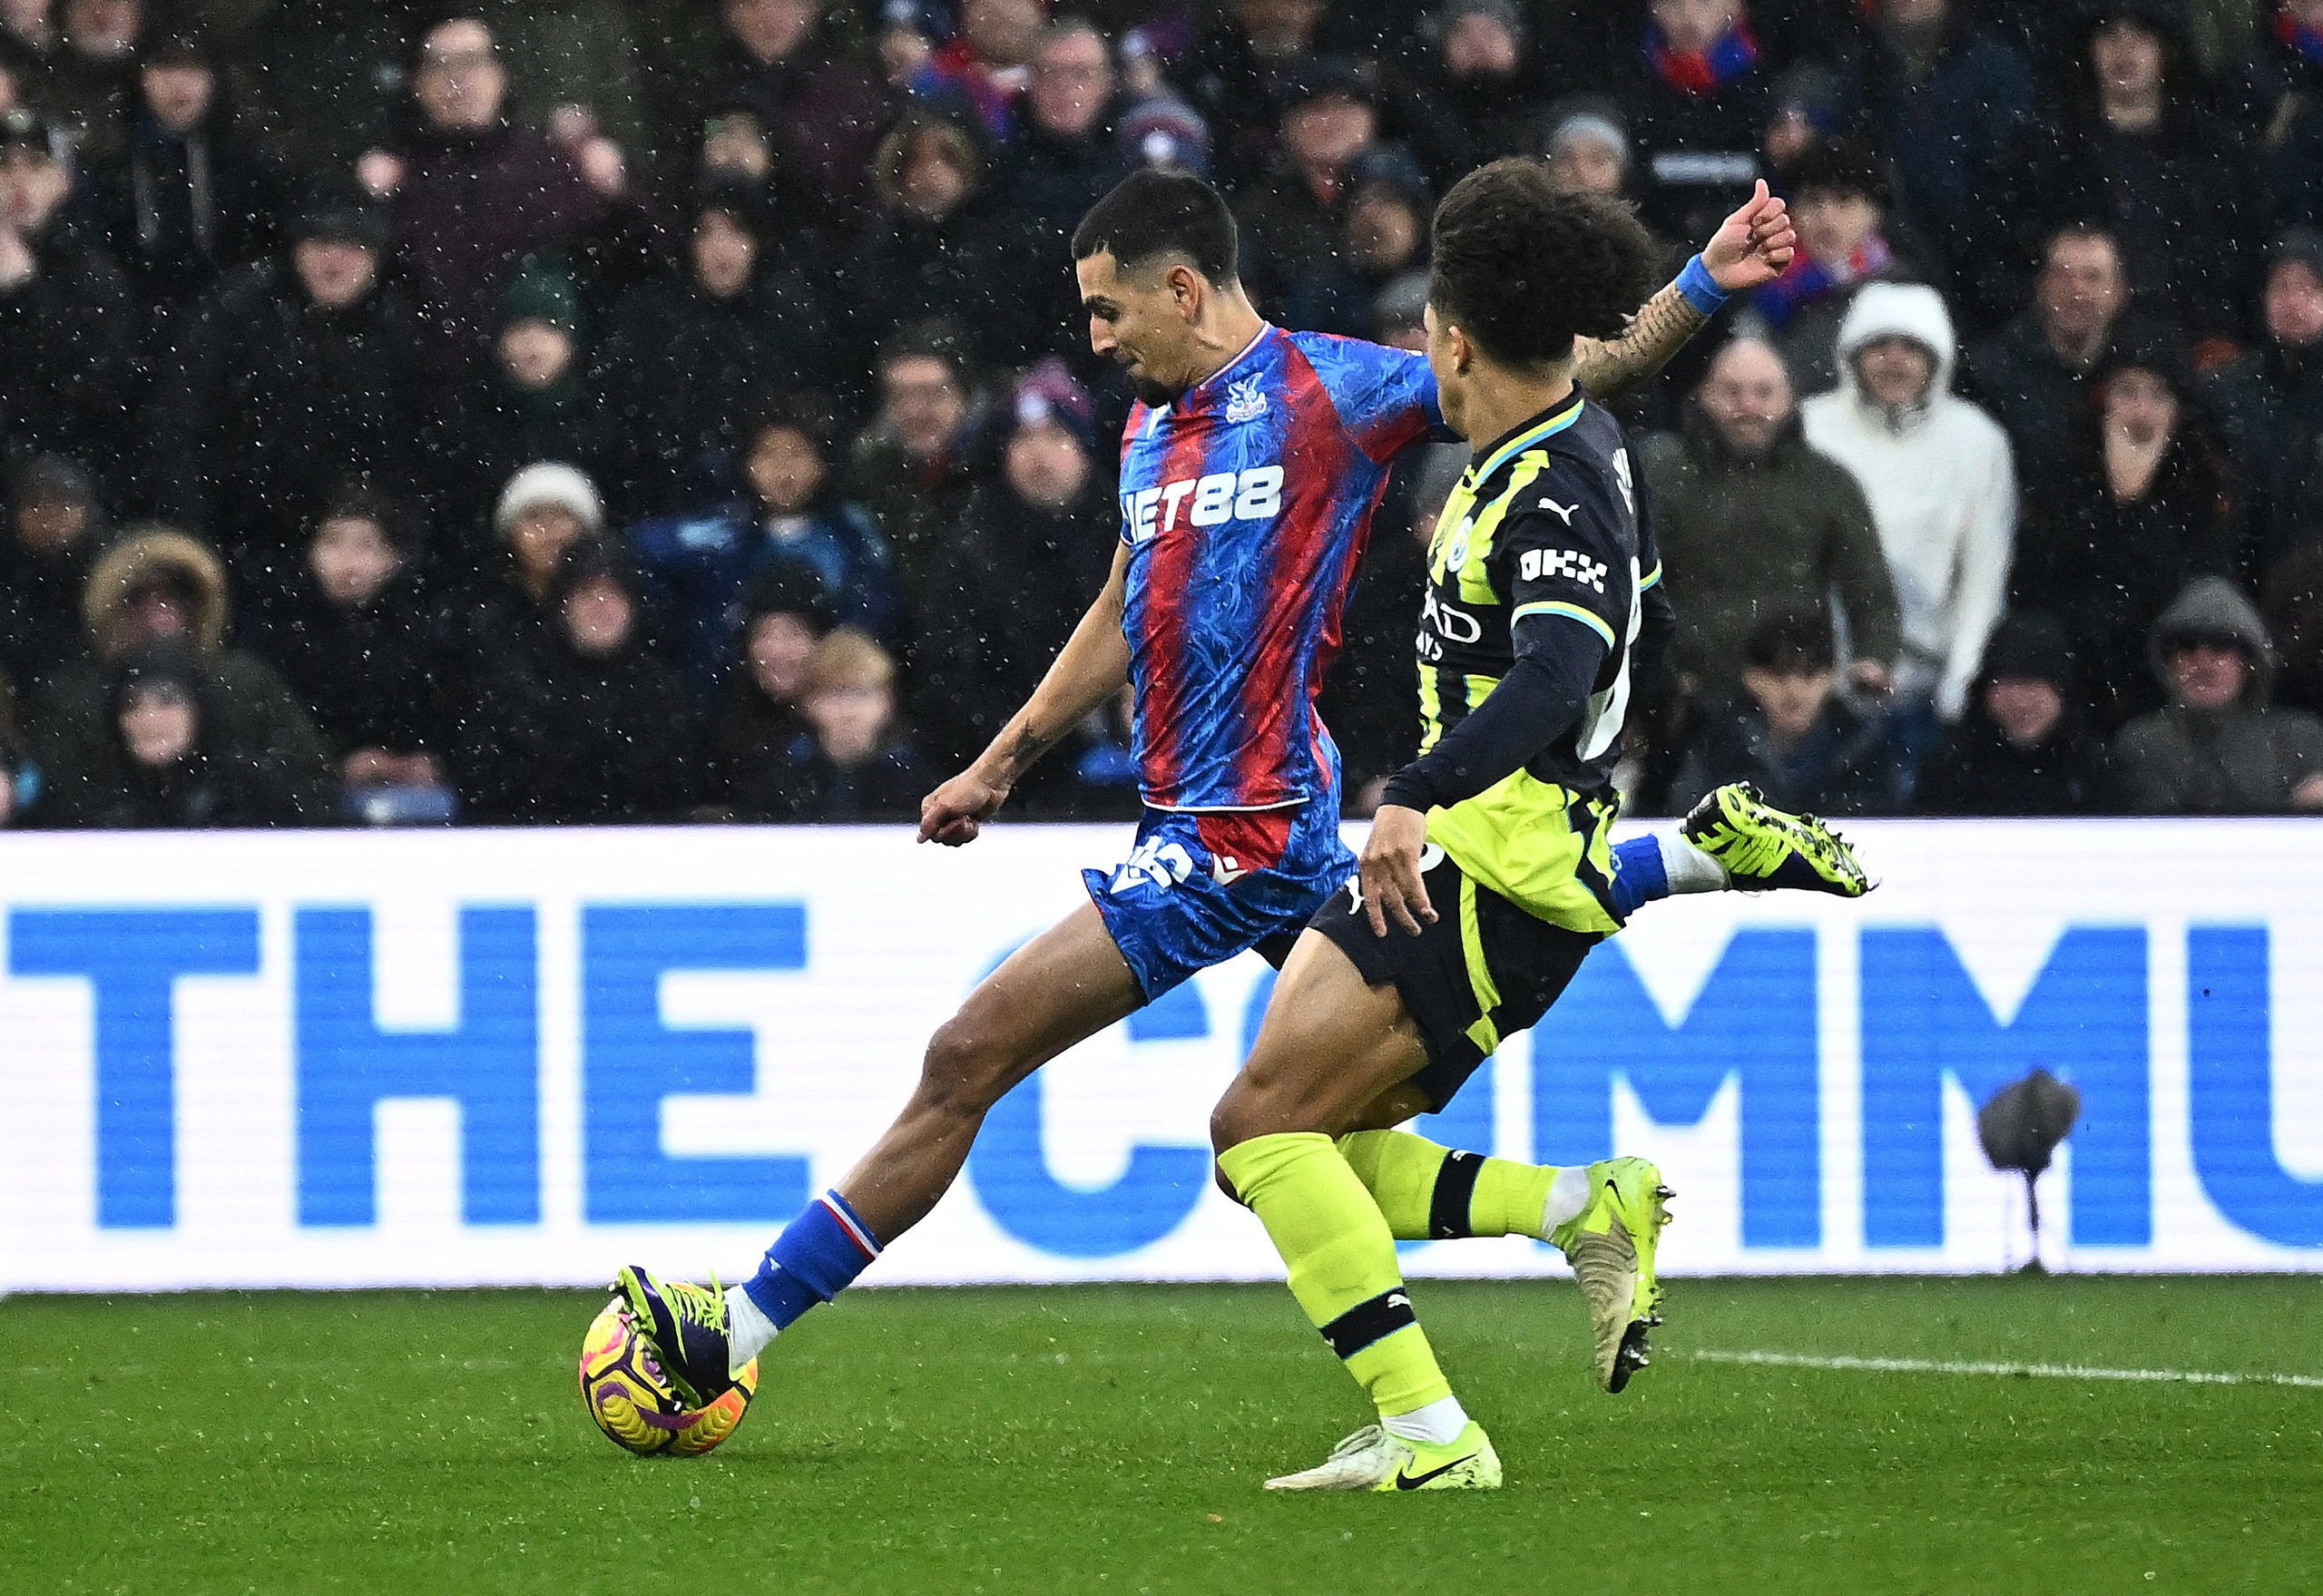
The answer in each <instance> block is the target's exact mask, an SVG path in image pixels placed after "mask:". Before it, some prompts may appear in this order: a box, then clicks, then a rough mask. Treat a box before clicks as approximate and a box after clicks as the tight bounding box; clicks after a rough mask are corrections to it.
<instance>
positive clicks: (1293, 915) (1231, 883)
mask: <svg viewBox="0 0 2323 1596" xmlns="http://www.w3.org/2000/svg"><path fill="white" fill-rule="evenodd" d="M1354 874H1355V856H1354V855H1353V854H1352V853H1349V852H1348V847H1347V845H1346V844H1345V843H1344V842H1342V841H1340V840H1339V818H1338V807H1337V806H1336V805H1334V804H1330V803H1308V804H1301V805H1299V807H1298V808H1287V809H1260V810H1257V811H1254V812H1247V813H1223V812H1218V811H1211V812H1208V813H1191V812H1181V811H1173V810H1169V809H1148V810H1146V811H1145V818H1143V819H1142V820H1140V821H1139V822H1138V825H1137V843H1136V846H1135V847H1132V849H1131V850H1130V856H1129V857H1127V858H1126V859H1123V860H1122V862H1121V863H1120V864H1119V865H1116V866H1115V867H1113V868H1112V869H1111V870H1083V872H1081V878H1082V880H1083V882H1085V883H1086V884H1087V886H1088V887H1089V896H1091V897H1092V898H1093V899H1094V900H1095V901H1096V905H1097V912H1098V913H1099V914H1100V915H1103V916H1104V918H1105V929H1106V930H1108V931H1110V932H1111V933H1112V937H1113V942H1114V944H1115V945H1117V946H1119V947H1120V949H1121V950H1122V957H1123V958H1124V959H1127V960H1128V961H1129V967H1130V973H1131V974H1133V975H1135V976H1136V977H1137V984H1138V987H1139V989H1140V990H1142V992H1143V993H1144V994H1145V1001H1146V1002H1148V1003H1152V1001H1153V1000H1154V999H1155V998H1157V997H1160V996H1161V994H1163V993H1165V992H1167V991H1169V990H1170V989H1171V987H1173V986H1175V985H1177V984H1179V983H1181V982H1182V981H1184V980H1185V979H1186V978H1187V977H1188V976H1190V975H1191V974H1194V973H1195V972H1196V971H1198V970H1207V969H1209V968H1210V967H1211V965H1212V964H1224V963H1225V962H1226V961H1227V960H1228V959H1230V958H1232V957H1233V956H1234V955H1236V954H1239V953H1240V952H1241V951H1242V950H1243V949H1245V948H1251V947H1255V948H1257V949H1258V950H1259V951H1260V953H1261V954H1264V955H1266V956H1267V958H1268V960H1269V962H1270V963H1272V964H1278V965H1279V964H1281V963H1282V961H1283V958H1284V957H1285V956H1286V955H1288V954H1289V951H1290V945H1291V944H1292V943H1294V942H1296V941H1297V940H1298V939H1299V933H1300V932H1301V931H1304V930H1305V929H1306V928H1307V922H1308V921H1309V920H1311V919H1313V918H1314V917H1315V913H1316V911H1317V910H1318V909H1320V908H1321V907H1322V906H1324V904H1326V903H1328V901H1330V896H1331V894H1333V893H1334V892H1337V891H1338V889H1339V887H1340V886H1342V885H1343V884H1344V883H1345V882H1346V881H1347V879H1348V876H1352V875H1354Z"/></svg>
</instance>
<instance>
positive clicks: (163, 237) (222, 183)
mask: <svg viewBox="0 0 2323 1596" xmlns="http://www.w3.org/2000/svg"><path fill="white" fill-rule="evenodd" d="M136 81H137V98H136V103H135V106H134V112H133V115H132V120H131V123H130V130H129V138H128V141H127V142H126V144H125V145H124V147H123V150H122V152H121V153H120V154H119V155H118V156H116V157H115V158H114V159H113V160H112V161H111V162H107V163H106V164H104V165H103V166H101V167H97V168H95V169H93V171H92V172H91V174H90V176H91V181H92V184H93V194H92V199H93V209H94V211H95V213H96V215H97V217H98V219H99V222H100V225H101V227H102V230H103V233H104V237H105V240H106V242H107V244H108V246H109V247H110V248H111V250H113V256H114V258H115V259H117V260H119V261H120V263H121V265H122V268H123V270H124V271H126V272H127V273H128V275H129V279H130V282H131V284H132V286H133V287H134V288H135V289H136V291H137V294H138V297H139V298H140V299H142V300H143V301H144V303H145V305H146V307H147V309H148V311H149V312H151V313H152V315H153V318H154V319H155V321H156V322H157V323H159V324H160V325H159V326H157V327H156V328H155V333H156V335H157V336H158V337H159V338H161V339H162V341H163V343H164V344H165V345H167V344H173V343H174V342H175V340H176V338H177V337H178V336H179V330H180V329H179V328H178V327H177V325H176V322H177V318H179V317H180V316H181V315H182V314H183V313H184V311H185V309H186V308H187V307H188V306H190V305H191V303H192V302H193V301H194V300H195V299H198V298H200V297H201V295H202V294H203V293H205V292H206V291H208V290H209V289H211V287H212V286H213V285H215V284H216V282H217V281H218V279H220V278H221V276H223V275H224V274H225V273H226V272H227V271H228V270H229V269H231V268H233V267H236V266H242V265H246V264H248V263H250V262H251V261H254V260H258V259H262V258H263V257H265V256H267V255H269V254H271V253H272V252H273V251H274V250H276V249H277V248H278V247H279V244H280V242H281V238H280V229H281V225H282V222H283V220H284V219H285V218H286V216H287V215H288V214H289V209H290V186H289V174H288V173H287V172H285V171H283V170H282V168H281V166H280V165H279V163H278V162H276V161H275V160H274V159H273V158H272V157H271V156H270V155H268V154H266V153H265V152H262V151H260V150H259V149H257V148H255V147H253V146H252V145H250V143H248V142H245V141H244V140H243V139H242V138H241V137H240V134H239V133H238V132H237V131H236V130H235V128H234V127H233V125H232V122H231V120H230V118H229V116H228V115H227V113H226V112H225V109H224V108H223V107H222V106H221V104H220V103H219V101H220V95H219V83H218V72H217V68H216V65H215V64H213V63H212V62H211V59H210V57H209V55H208V54H206V53H205V52H204V51H203V49H202V48H201V45H200V44H198V43H196V42H195V41H193V40H192V39H190V38H187V37H184V36H183V35H180V36H177V37H174V38H170V39H164V40H162V42H161V43H159V44H156V45H155V46H154V47H153V48H152V49H151V50H148V51H147V52H146V53H145V54H144V55H143V56H142V58H140V60H139V62H138V65H137V80H136Z"/></svg>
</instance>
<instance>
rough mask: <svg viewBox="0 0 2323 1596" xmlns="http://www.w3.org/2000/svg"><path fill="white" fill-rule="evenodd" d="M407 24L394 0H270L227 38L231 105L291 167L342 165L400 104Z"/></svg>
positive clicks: (375, 143) (389, 121) (383, 132)
mask: <svg viewBox="0 0 2323 1596" xmlns="http://www.w3.org/2000/svg"><path fill="white" fill-rule="evenodd" d="M412 27H413V18H412V14H411V12H410V10H409V9H407V7H405V6H403V5H346V4H344V0H270V3H269V4H268V5H267V7H266V16H265V21H264V24H263V25H261V26H255V27H251V28H250V29H247V30H245V31H243V32H242V33H240V34H239V35H238V36H237V37H236V38H235V39H234V40H233V41H232V46H231V53H232V55H233V57H234V58H235V59H234V62H233V64H232V66H231V67H230V79H231V82H232V85H233V96H232V97H233V100H234V102H235V109H236V111H237V112H238V113H240V115H241V116H242V117H243V118H244V119H246V120H247V121H248V122H249V123H250V128H251V131H252V132H253V133H254V135H255V136H256V137H258V138H259V139H260V141H261V142H264V143H265V144H267V145H268V146H269V147H270V148H272V149H274V150H276V151H278V152H279V153H280V154H281V156H282V158H283V159H284V160H285V161H286V162H289V165H290V167H291V169H292V170H293V171H298V172H299V173H301V174H305V175H309V176H311V175H313V174H316V173H319V172H334V173H343V172H346V171H349V170H351V169H352V168H353V166H354V164H355V162H356V160H357V159H358V157H359V156H360V155H361V154H362V153H363V152H365V151H367V150H375V149H377V148H378V147H379V146H380V144H381V143H382V142H383V141H385V140H386V139H387V138H388V137H389V136H390V132H391V130H392V129H393V127H394V126H395V125H396V123H397V122H398V120H399V119H400V118H401V117H402V115H403V114H404V109H405V106H406V104H407V89H408V87H409V84H410V81H411V78H410V73H409V70H408V69H409V64H410V60H411V45H412Z"/></svg>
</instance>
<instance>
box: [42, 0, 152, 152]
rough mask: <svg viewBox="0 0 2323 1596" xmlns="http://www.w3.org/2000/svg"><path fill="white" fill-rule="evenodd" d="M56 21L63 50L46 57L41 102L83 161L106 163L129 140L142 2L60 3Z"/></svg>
mask: <svg viewBox="0 0 2323 1596" xmlns="http://www.w3.org/2000/svg"><path fill="white" fill-rule="evenodd" d="M56 20H57V24H58V31H59V33H60V34H62V36H63V48H61V49H59V50H58V51H57V52H56V53H55V54H54V55H52V56H50V57H49V60H48V63H47V71H46V72H45V73H44V74H43V78H44V81H43V83H42V88H41V101H42V103H43V104H44V106H45V107H46V108H47V110H48V111H49V112H50V113H51V114H53V115H54V116H55V117H56V118H57V119H58V120H59V121H61V122H64V124H65V125H66V126H67V127H68V128H70V129H71V130H72V134H73V147H74V151H75V152H77V153H78V154H79V156H80V158H81V159H82V160H83V161H85V162H100V163H101V162H107V161H110V160H112V159H113V157H114V156H116V155H118V154H119V153H120V152H121V149H122V146H123V143H124V142H126V141H127V137H128V132H129V105H130V102H131V98H132V95H133V93H135V87H134V85H135V82H136V75H137V44H138V40H139V39H140V38H141V37H142V35H143V34H144V31H145V5H144V0H64V3H63V4H62V5H59V6H58V7H57V8H56Z"/></svg>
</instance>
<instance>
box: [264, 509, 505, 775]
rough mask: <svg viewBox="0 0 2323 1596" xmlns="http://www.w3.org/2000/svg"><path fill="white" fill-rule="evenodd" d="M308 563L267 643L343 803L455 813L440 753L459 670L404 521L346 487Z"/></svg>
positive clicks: (316, 533) (320, 528)
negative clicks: (323, 747) (316, 737)
mask: <svg viewBox="0 0 2323 1596" xmlns="http://www.w3.org/2000/svg"><path fill="white" fill-rule="evenodd" d="M306 556H307V557H306V563H305V567H304V569H303V570H302V572H301V573H300V580H299V584H298V586H297V588H296V589H295V590H294V591H293V592H292V593H291V595H290V602H289V604H288V605H287V606H286V607H285V609H284V610H283V612H281V614H280V615H279V618H278V619H277V620H276V621H275V622H274V623H273V624H272V625H270V627H269V628H268V630H267V632H266V635H265V648H266V651H267V654H268V656H269V657H270V659H272V660H273V661H275V662H276V663H277V664H278V665H279V666H280V667H281V670H282V674H283V677H284V678H285V680H286V681H289V685H290V690H291V691H292V692H293V693H295V694H296V695H297V696H298V699H299V703H300V704H301V705H302V706H303V707H304V708H305V709H306V710H307V711H308V713H309V714H310V715H312V716H313V717H314V721H315V725H316V728H317V729H319V730H320V731H321V733H322V734H323V739H324V740H325V741H326V742H327V743H328V745H329V747H330V753H331V758H332V759H333V760H334V761H335V763H336V765H337V767H338V773H339V778H340V780H341V782H342V784H343V792H344V798H343V802H344V804H345V806H346V808H348V810H349V811H350V812H352V813H353V814H354V815H356V816H357V817H358V818H367V819H373V820H379V819H387V818H449V813H450V805H449V801H448V800H449V793H448V790H447V789H446V785H445V783H446V776H445V769H444V765H443V761H442V759H441V757H440V752H439V750H440V749H442V748H443V747H444V746H445V739H446V722H447V721H448V720H449V719H450V716H451V715H452V713H453V712H454V707H455V706H456V703H457V700H458V699H459V697H460V688H459V685H458V680H457V678H458V668H457V662H456V661H455V660H454V659H453V658H452V657H451V655H450V652H449V651H448V650H447V649H446V646H445V642H444V639H443V635H442V629H441V626H440V624H439V622H438V621H437V618H436V614H435V612H433V611H432V610H431V609H430V607H429V606H428V604H427V603H426V602H425V601H424V600H423V599H422V598H421V596H420V593H419V591H418V585H417V581H416V578H415V573H414V571H413V562H412V558H411V553H410V548H409V534H408V533H407V530H406V523H405V519H404V516H403V515H402V514H401V513H400V512H399V510H398V508H397V506H396V505H395V504H391V503H390V502H389V501H387V499H386V498H384V497H383V496H381V495H380V494H376V493H373V492H371V491H370V490H369V489H368V488H366V487H364V486H362V485H360V484H349V485H346V486H344V487H342V488H340V489H339V490H338V492H337V493H335V494H332V495H331V497H330V499H329V500H328V502H327V503H326V504H325V505H324V507H323V510H322V512H321V514H319V515H317V516H316V518H315V523H314V526H313V529H312V531H311V534H310V535H309V538H308V541H307V550H306Z"/></svg>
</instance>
